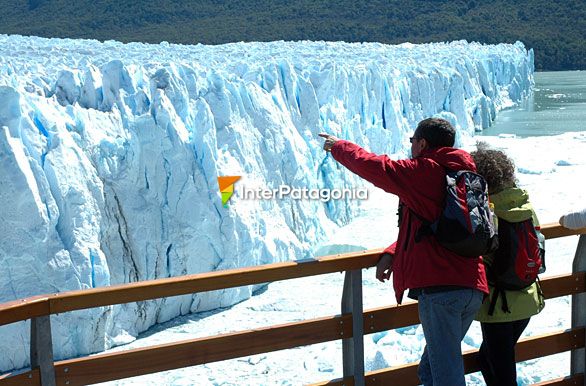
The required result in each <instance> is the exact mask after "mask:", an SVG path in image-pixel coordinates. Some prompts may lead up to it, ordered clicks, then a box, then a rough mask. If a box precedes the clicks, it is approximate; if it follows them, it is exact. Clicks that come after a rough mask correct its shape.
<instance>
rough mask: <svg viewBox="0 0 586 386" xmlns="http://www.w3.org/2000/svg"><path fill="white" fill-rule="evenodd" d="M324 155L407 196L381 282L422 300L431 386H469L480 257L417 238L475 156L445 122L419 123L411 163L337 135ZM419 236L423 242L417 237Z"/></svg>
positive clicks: (379, 270)
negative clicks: (454, 175) (450, 180)
mask: <svg viewBox="0 0 586 386" xmlns="http://www.w3.org/2000/svg"><path fill="white" fill-rule="evenodd" d="M320 136H321V137H323V138H325V140H326V141H325V144H324V150H326V151H331V153H332V155H333V157H334V159H335V160H336V161H338V162H339V163H341V164H342V165H344V166H345V167H346V168H347V169H349V170H350V171H352V172H353V173H355V174H357V175H359V176H360V177H362V178H364V179H366V180H368V181H370V182H371V183H373V184H374V185H375V186H377V187H379V188H381V189H383V190H384V191H386V192H388V193H392V194H396V195H397V196H399V203H400V204H399V208H400V209H399V236H398V239H397V241H396V242H395V243H393V244H391V245H390V246H389V247H388V248H386V249H385V251H384V253H383V254H382V255H381V257H380V259H379V261H378V264H377V267H376V277H377V279H378V280H380V281H382V282H384V281H385V280H387V279H389V278H390V276H391V273H394V277H393V287H394V289H395V296H396V299H397V303H398V304H401V301H402V299H403V293H404V292H405V290H406V289H409V294H408V296H409V297H410V298H412V299H416V300H418V302H419V319H420V320H421V325H422V327H423V333H424V335H425V341H426V346H425V350H424V352H423V355H422V356H421V362H420V364H419V370H418V374H419V379H420V380H421V382H422V383H423V384H424V385H425V386H428V385H433V386H460V385H461V386H465V385H466V382H465V380H464V365H463V362H462V351H461V341H462V339H463V338H464V336H465V335H466V332H467V331H468V328H469V327H470V324H471V323H472V320H473V318H474V315H475V314H476V312H477V311H478V309H479V308H480V304H481V303H482V299H483V293H488V285H487V281H486V274H485V271H484V265H483V264H482V259H481V258H480V257H477V258H470V257H462V256H459V255H457V254H455V253H453V252H451V251H449V250H447V249H445V248H444V247H442V246H441V245H440V244H439V243H438V242H437V240H436V239H435V237H434V236H432V235H429V236H420V235H417V232H418V230H419V228H420V227H421V226H422V224H423V223H422V220H421V219H425V220H427V221H429V222H433V221H434V220H435V219H436V218H438V217H439V215H440V213H441V211H442V209H443V203H444V197H445V186H446V169H450V170H472V171H476V166H475V165H474V161H473V160H472V157H471V156H470V154H468V153H467V152H465V151H463V150H459V149H455V148H453V146H454V139H455V130H454V128H453V127H452V125H451V124H450V123H449V122H448V121H446V120H444V119H439V118H428V119H425V120H423V121H421V122H419V124H418V125H417V129H416V130H415V134H413V137H412V138H411V159H407V160H399V161H393V160H391V159H390V158H389V157H387V156H386V155H376V154H373V153H369V152H367V151H366V150H364V149H363V148H361V147H360V146H358V145H356V144H353V143H351V142H349V141H345V140H341V139H338V138H336V137H334V136H331V135H329V134H320ZM416 235H417V237H416Z"/></svg>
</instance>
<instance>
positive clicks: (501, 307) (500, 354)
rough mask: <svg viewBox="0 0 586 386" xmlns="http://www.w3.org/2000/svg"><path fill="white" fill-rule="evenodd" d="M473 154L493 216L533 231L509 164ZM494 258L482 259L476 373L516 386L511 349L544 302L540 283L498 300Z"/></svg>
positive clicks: (500, 156)
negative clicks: (484, 288) (484, 287)
mask: <svg viewBox="0 0 586 386" xmlns="http://www.w3.org/2000/svg"><path fill="white" fill-rule="evenodd" d="M471 154H472V157H473V158H474V162H475V163H476V168H477V171H478V173H479V174H481V175H482V176H484V178H485V179H486V181H487V183H488V194H489V197H490V198H489V199H490V202H491V203H492V204H494V212H495V214H496V216H497V217H498V218H499V219H502V220H505V221H508V222H510V223H518V222H521V221H525V220H528V219H529V218H532V219H533V224H534V226H535V227H539V222H538V220H537V217H536V215H535V212H534V211H533V207H532V206H531V203H530V202H529V196H528V194H527V192H526V191H525V190H522V189H519V188H517V186H516V183H515V182H516V181H515V166H514V164H513V162H512V161H511V159H509V158H508V157H507V156H506V154H504V153H503V152H502V151H499V150H493V149H488V148H487V147H486V146H485V145H484V144H479V146H478V150H477V151H475V152H472V153H471ZM493 257H494V256H484V263H485V265H486V270H487V276H488V277H489V289H490V295H489V296H487V297H486V298H485V299H484V302H483V304H482V307H481V308H480V311H479V312H478V314H477V315H476V320H478V321H480V323H481V328H482V339H483V341H482V345H481V346H480V350H479V361H480V368H481V371H482V375H483V377H484V380H485V382H486V384H487V386H493V385H494V386H509V385H514V386H516V385H517V369H516V363H515V345H516V344H517V340H518V339H519V337H520V336H521V334H522V333H523V330H525V327H527V324H528V323H529V319H530V318H531V316H533V315H536V314H538V313H539V312H540V311H541V310H542V309H543V307H544V305H545V301H544V298H543V295H542V293H541V289H540V288H539V284H538V282H534V283H533V284H531V285H530V286H528V287H526V288H524V289H522V290H518V291H509V290H505V291H504V296H502V295H501V296H498V294H497V296H496V297H495V296H494V295H495V293H494V292H495V288H494V286H493V285H491V283H490V276H491V275H490V270H491V265H492V263H493ZM503 302H505V303H504V304H503ZM491 303H492V304H491Z"/></svg>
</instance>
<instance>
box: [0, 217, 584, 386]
mask: <svg viewBox="0 0 586 386" xmlns="http://www.w3.org/2000/svg"><path fill="white" fill-rule="evenodd" d="M541 232H542V233H543V234H544V236H545V237H546V239H553V238H559V237H570V236H573V235H579V237H580V238H579V242H578V246H577V248H576V252H575V257H574V261H573V265H572V267H571V272H568V273H566V274H563V275H558V276H550V277H546V278H543V279H541V286H542V290H543V293H544V295H545V298H546V299H552V298H556V297H560V296H566V295H571V296H572V301H571V315H572V316H571V328H570V329H568V330H565V331H558V332H553V333H547V334H543V335H536V336H530V337H527V338H524V339H521V340H520V341H519V343H518V344H517V346H516V353H517V358H516V360H517V362H520V361H526V360H529V359H535V358H540V357H544V356H547V355H552V354H557V353H561V352H566V351H570V352H571V359H570V361H571V368H570V373H569V374H567V376H566V377H564V378H558V379H552V380H549V381H545V382H541V383H538V384H536V385H540V386H541V385H559V386H562V385H586V380H585V377H584V374H585V372H586V355H585V347H586V333H585V328H586V228H584V229H580V230H570V229H567V228H564V227H562V226H561V225H559V224H557V223H554V224H547V225H544V226H542V228H541ZM381 252H382V249H377V250H369V251H363V252H357V253H348V254H340V255H335V256H326V257H323V258H321V259H318V260H304V261H290V262H283V263H275V264H268V265H260V266H254V267H247V268H240V269H232V270H225V271H216V272H209V273H202V274H195V275H187V276H181V277H173V278H167V279H158V280H151V281H143V282H136V283H130V284H124V285H117V286H110V287H101V288H95V289H88V290H82V291H72V292H62V293H57V294H47V295H39V296H35V297H31V298H26V299H20V300H17V301H13V302H9V303H4V304H1V305H0V325H6V324H9V323H14V322H18V321H25V320H28V319H30V320H31V343H30V358H31V368H30V369H29V370H25V371H21V372H18V373H17V372H13V373H8V374H4V375H2V376H0V386H7V385H15V386H16V385H19V386H28V385H31V386H33V385H35V386H36V385H42V386H54V385H63V386H75V385H88V384H94V383H99V382H106V381H112V380H118V379H123V378H128V377H134V376H139V375H144V374H151V373H156V372H160V371H166V370H173V369H179V368H183V367H189V366H195V365H200V364H205V363H210V362H215V361H221V360H226V359H233V358H239V357H243V356H249V355H254V354H260V353H267V352H272V351H276V350H284V349H290V348H294V347H299V346H304V345H310V344H316V343H322V342H329V341H335V340H340V339H341V340H342V346H343V349H342V353H343V354H342V356H341V357H340V361H341V363H343V373H344V376H343V378H341V379H333V380H324V381H323V382H319V383H315V384H313V385H340V386H341V385H344V386H351V385H356V386H361V385H381V386H382V385H398V386H410V385H418V384H419V379H418V377H417V365H418V363H417V362H414V363H408V364H405V365H401V366H394V367H389V368H385V369H380V370H376V371H371V372H365V369H364V336H365V335H368V334H372V333H376V332H381V331H386V330H393V329H398V328H402V327H406V326H411V325H415V324H418V323H419V318H418V312H417V303H416V302H408V303H405V304H403V305H393V306H388V307H380V308H375V309H368V310H364V309H363V305H362V269H365V268H370V267H373V266H375V265H376V263H377V260H378V256H379V255H380V253H381ZM554 259H555V251H551V252H550V251H548V261H549V262H552V261H554ZM568 270H569V267H568ZM340 271H345V275H346V276H345V280H344V288H343V289H341V292H342V296H341V304H342V306H341V314H340V315H330V316H324V317H321V318H317V319H311V320H304V321H299V322H294V323H287V324H281V325H275V326H270V327H266V328H258V329H253V330H246V331H239V332H233V333H227V334H220V335H215V336H210V337H205V338H197V339H190V340H184V341H181V342H174V343H169V344H163V345H156V346H150V347H145V348H138V349H131V350H127V351H121V352H115V353H105V354H97V355H91V356H85V357H80V358H74V359H67V360H60V361H54V360H53V343H52V335H51V315H54V314H59V313H65V312H70V311H75V310H82V309H88V308H93V307H102V306H108V305H114V304H122V303H128V302H136V301H144V300H149V299H158V298H163V297H169V296H177V295H184V294H191V293H196V292H205V291H212V290H218V289H224V288H233V287H239V286H245V285H252V284H261V283H268V282H274V281H279V280H287V279H293V278H299V277H307V276H314V275H323V274H327V273H333V272H340ZM464 364H465V370H466V373H472V372H476V371H479V366H478V363H477V350H472V351H468V352H465V353H464ZM194 381H195V380H194Z"/></svg>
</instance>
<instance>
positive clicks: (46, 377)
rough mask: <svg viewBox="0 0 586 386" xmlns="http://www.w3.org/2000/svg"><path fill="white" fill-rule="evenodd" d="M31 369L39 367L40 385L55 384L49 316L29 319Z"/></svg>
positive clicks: (52, 385) (48, 385) (53, 385)
mask: <svg viewBox="0 0 586 386" xmlns="http://www.w3.org/2000/svg"><path fill="white" fill-rule="evenodd" d="M30 355H31V369H34V368H37V367H38V368H39V372H40V375H41V385H42V386H55V367H54V366H53V339H52V338H51V316H50V315H45V316H38V317H36V318H32V319H31V353H30Z"/></svg>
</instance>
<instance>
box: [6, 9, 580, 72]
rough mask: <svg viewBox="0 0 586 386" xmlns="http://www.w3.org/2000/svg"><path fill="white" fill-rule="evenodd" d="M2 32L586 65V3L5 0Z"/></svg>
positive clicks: (549, 66)
mask: <svg viewBox="0 0 586 386" xmlns="http://www.w3.org/2000/svg"><path fill="white" fill-rule="evenodd" d="M0 7H1V9H2V10H3V14H2V15H0V33H4V34H21V35H35V36H43V37H69V38H85V39H98V40H109V39H114V40H119V41H122V42H130V41H141V42H147V43H159V42H161V41H168V42H172V43H182V44H197V43H203V44H222V43H228V42H237V41H272V40H327V41H346V42H381V43H389V44H397V43H403V42H412V43H425V42H438V41H452V40H460V39H465V40H468V41H478V42H481V43H491V44H494V43H514V42H515V41H517V40H519V41H522V42H523V43H525V46H526V47H527V48H533V49H534V51H535V67H536V69H537V70H548V71H555V70H577V69H586V36H585V35H586V2H585V1H584V0H526V1H523V2H518V1H513V0H483V1H481V0H409V1H404V0H370V1H368V2H358V1H355V0H329V1H323V0H296V1H289V0H157V1H155V0H141V1H134V0H76V1H74V2H72V1H70V0H28V2H26V1H22V0H0Z"/></svg>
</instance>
